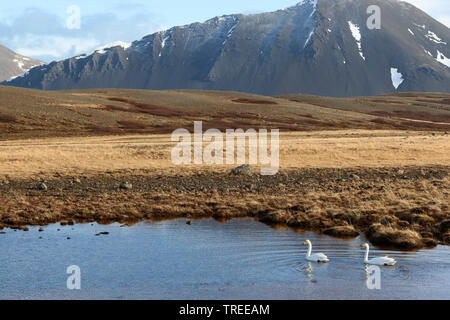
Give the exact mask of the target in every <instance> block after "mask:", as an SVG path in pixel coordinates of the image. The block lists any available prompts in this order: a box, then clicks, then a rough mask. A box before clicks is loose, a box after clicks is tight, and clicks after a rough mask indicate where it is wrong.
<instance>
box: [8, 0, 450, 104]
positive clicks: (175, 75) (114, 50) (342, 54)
mask: <svg viewBox="0 0 450 320" xmlns="http://www.w3.org/2000/svg"><path fill="white" fill-rule="evenodd" d="M370 5H378V6H379V7H380V8H381V29H379V30H376V29H375V30H370V29H368V28H367V26H366V21H367V19H368V18H369V14H367V9H368V7H369V6H370ZM449 43H450V29H449V28H447V27H446V26H444V25H443V24H441V23H439V22H437V21H436V20H434V19H433V18H431V17H430V16H428V15H427V14H426V13H424V12H423V11H421V10H419V9H417V8H416V7H414V6H412V5H410V4H408V3H406V2H400V1H394V0H317V1H316V0H304V1H303V2H301V3H298V4H297V5H295V6H292V7H289V8H286V9H283V10H278V11H276V12H270V13H262V14H252V15H243V14H237V15H227V16H222V17H216V18H213V19H210V20H208V21H206V22H204V23H193V24H190V25H186V26H180V27H174V28H172V29H169V30H166V31H161V32H157V33H154V34H152V35H148V36H146V37H144V38H143V39H141V40H139V41H135V42H133V43H132V45H131V46H129V47H128V46H113V47H110V48H103V49H102V50H99V51H96V52H94V53H92V54H90V55H82V56H78V57H74V58H71V59H67V60H64V61H60V62H53V63H51V64H49V65H45V66H40V67H37V68H34V69H32V70H31V71H30V72H29V73H28V74H27V75H26V76H25V77H23V78H17V79H14V80H13V81H11V82H9V83H8V84H9V85H13V86H20V87H28V88H37V89H49V90H57V89H88V88H106V87H108V88H135V89H181V88H183V89H206V90H234V91H245V92H250V93H257V94H264V95H281V94H288V93H304V94H313V95H325V96H335V97H345V96H361V95H376V94H383V93H389V92H396V91H399V92H405V91H438V92H450V60H449V57H450V45H449Z"/></svg>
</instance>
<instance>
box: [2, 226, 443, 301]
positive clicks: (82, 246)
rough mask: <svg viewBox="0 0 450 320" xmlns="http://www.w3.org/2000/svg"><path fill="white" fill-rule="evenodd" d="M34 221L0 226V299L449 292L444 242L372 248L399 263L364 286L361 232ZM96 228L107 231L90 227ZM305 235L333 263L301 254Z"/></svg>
mask: <svg viewBox="0 0 450 320" xmlns="http://www.w3.org/2000/svg"><path fill="white" fill-rule="evenodd" d="M38 229H39V228H31V229H30V231H29V232H20V231H17V232H14V231H12V230H6V234H3V235H0V252H1V256H2V259H1V265H0V298H1V299H55V298H57V299H450V248H449V247H438V248H436V249H434V250H423V251H419V252H397V251H381V250H372V253H371V256H378V255H386V254H388V255H390V256H392V257H395V258H396V259H397V260H398V265H397V266H395V267H383V268H382V275H381V276H382V282H381V287H382V288H381V290H369V289H367V285H366V279H367V271H366V269H365V266H364V264H363V263H362V259H363V251H362V250H361V249H360V244H361V243H362V242H364V241H365V239H364V238H358V239H355V240H339V239H335V238H330V237H327V236H322V235H318V234H316V233H311V232H307V233H298V232H295V231H293V230H291V229H284V230H280V229H278V230H277V229H273V228H270V227H268V226H266V225H264V224H261V223H258V222H256V221H253V220H250V219H245V220H232V221H230V222H228V223H219V222H217V221H214V220H202V221H194V224H193V225H192V226H188V225H186V222H185V221H184V220H173V221H164V222H152V223H149V222H146V223H141V224H138V225H135V226H132V227H120V225H118V224H114V225H110V226H100V225H97V224H94V225H91V224H86V225H76V226H67V227H61V226H60V225H52V226H48V227H46V228H45V231H44V232H41V233H40V232H38ZM57 229H60V231H58V230H57ZM103 231H107V232H110V234H109V235H102V236H99V237H96V236H95V234H96V233H98V232H103ZM39 237H42V239H39ZM67 237H70V238H71V239H70V240H68V239H67ZM305 239H310V240H311V241H312V242H313V245H314V248H313V251H314V252H318V251H321V252H324V253H325V254H327V255H328V256H329V258H330V259H331V263H330V264H328V265H318V264H310V263H308V262H306V261H305V260H304V255H305V253H306V248H305V247H303V246H302V244H303V241H304V240H305ZM70 265H78V266H79V267H80V268H81V279H82V280H81V285H82V289H81V290H79V291H77V290H75V291H71V290H68V289H67V288H66V280H67V277H68V276H69V275H67V274H66V268H67V267H68V266H70Z"/></svg>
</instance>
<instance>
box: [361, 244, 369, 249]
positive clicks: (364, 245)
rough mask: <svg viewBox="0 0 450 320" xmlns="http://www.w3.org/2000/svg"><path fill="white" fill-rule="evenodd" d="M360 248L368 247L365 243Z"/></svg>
mask: <svg viewBox="0 0 450 320" xmlns="http://www.w3.org/2000/svg"><path fill="white" fill-rule="evenodd" d="M361 247H362V248H368V247H369V245H368V244H367V243H363V244H362V245H361Z"/></svg>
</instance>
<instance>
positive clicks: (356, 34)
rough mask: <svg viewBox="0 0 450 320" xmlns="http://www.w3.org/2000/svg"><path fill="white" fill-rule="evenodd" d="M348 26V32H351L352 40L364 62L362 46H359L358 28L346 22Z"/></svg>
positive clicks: (360, 37) (359, 35) (359, 32)
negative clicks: (354, 41)
mask: <svg viewBox="0 0 450 320" xmlns="http://www.w3.org/2000/svg"><path fill="white" fill-rule="evenodd" d="M348 26H349V27H350V31H351V32H352V36H353V38H354V39H355V40H356V44H357V45H358V49H359V55H360V56H361V57H362V58H363V59H364V60H366V57H365V56H364V53H363V51H362V45H361V39H362V36H361V31H360V30H359V26H358V25H356V24H354V23H353V22H351V21H348Z"/></svg>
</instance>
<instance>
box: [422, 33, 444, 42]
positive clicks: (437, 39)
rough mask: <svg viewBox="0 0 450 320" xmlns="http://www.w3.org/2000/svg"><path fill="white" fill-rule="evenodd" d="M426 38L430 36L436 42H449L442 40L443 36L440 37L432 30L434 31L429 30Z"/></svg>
mask: <svg viewBox="0 0 450 320" xmlns="http://www.w3.org/2000/svg"><path fill="white" fill-rule="evenodd" d="M425 37H426V38H428V39H429V40H431V41H433V42H435V43H442V44H447V42H444V41H442V39H441V38H439V37H438V36H437V35H436V33H434V32H432V31H428V33H427V34H426V35H425Z"/></svg>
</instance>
